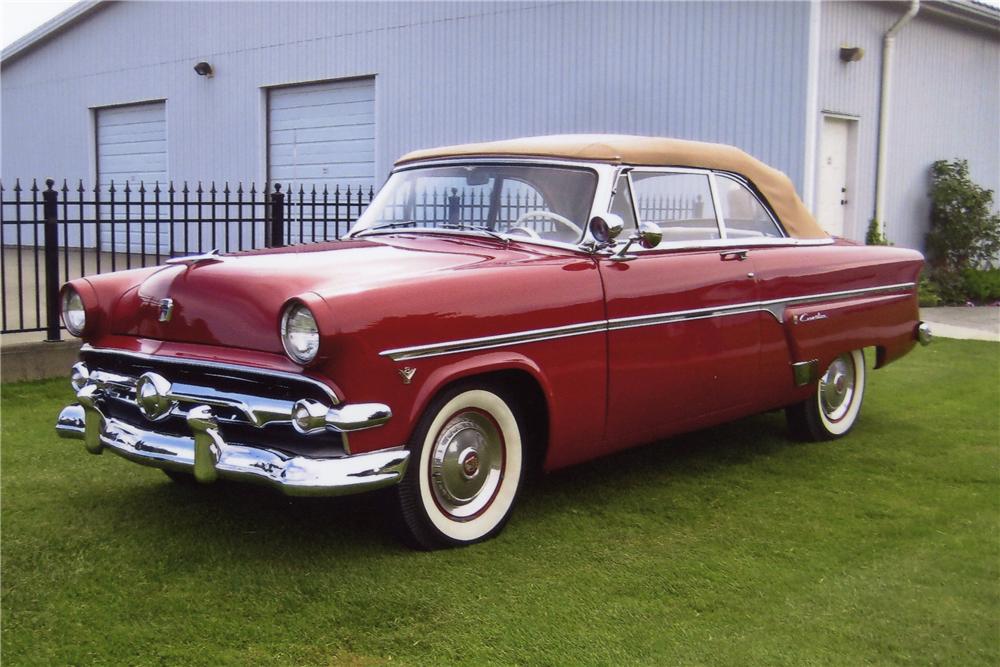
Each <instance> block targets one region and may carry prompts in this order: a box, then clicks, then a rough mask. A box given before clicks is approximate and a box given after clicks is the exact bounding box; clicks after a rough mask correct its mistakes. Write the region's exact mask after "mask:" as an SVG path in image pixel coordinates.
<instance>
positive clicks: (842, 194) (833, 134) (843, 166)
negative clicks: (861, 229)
mask: <svg viewBox="0 0 1000 667" xmlns="http://www.w3.org/2000/svg"><path fill="white" fill-rule="evenodd" d="M856 122H857V121H855V120H853V119H849V118H840V117H836V116H824V117H823V128H822V134H821V135H820V155H819V158H820V164H819V192H818V194H819V198H818V202H817V207H816V214H817V215H816V217H817V219H818V221H819V224H820V226H822V227H823V229H824V230H826V231H827V232H829V233H830V234H832V235H834V236H846V235H849V234H851V233H852V232H853V231H854V229H853V227H854V225H853V220H851V219H850V215H851V214H852V213H853V210H854V207H853V206H852V203H853V202H852V200H853V196H854V193H853V192H851V191H850V190H851V187H852V185H853V183H852V177H853V173H852V172H853V169H852V160H853V157H854V156H853V153H854V151H853V150H852V145H851V142H852V140H853V137H854V136H855V132H854V124H855V123H856Z"/></svg>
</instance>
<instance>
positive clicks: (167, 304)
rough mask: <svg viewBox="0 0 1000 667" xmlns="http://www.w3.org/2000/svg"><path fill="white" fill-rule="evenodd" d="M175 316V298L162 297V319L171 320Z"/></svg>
mask: <svg viewBox="0 0 1000 667" xmlns="http://www.w3.org/2000/svg"><path fill="white" fill-rule="evenodd" d="M173 316H174V300H173V299H161V300H160V321H161V322H169V321H170V318H171V317H173Z"/></svg>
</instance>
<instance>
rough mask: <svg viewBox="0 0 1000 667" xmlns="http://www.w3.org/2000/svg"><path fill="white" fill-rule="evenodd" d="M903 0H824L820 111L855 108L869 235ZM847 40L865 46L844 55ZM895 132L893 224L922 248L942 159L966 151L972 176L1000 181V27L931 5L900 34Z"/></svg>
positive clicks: (902, 237)
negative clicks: (892, 39) (891, 43)
mask: <svg viewBox="0 0 1000 667" xmlns="http://www.w3.org/2000/svg"><path fill="white" fill-rule="evenodd" d="M905 10H906V7H905V6H904V5H902V4H896V5H892V4H876V3H862V2H824V3H822V5H821V11H822V15H821V28H820V31H821V39H820V46H819V49H820V53H819V56H820V72H819V76H820V81H819V107H820V108H819V110H818V111H831V112H836V113H843V114H850V115H854V116H857V117H858V160H857V185H858V187H857V191H856V192H855V193H854V197H855V203H856V208H855V211H856V216H857V218H856V220H855V227H854V230H853V234H852V236H853V237H854V238H858V239H862V238H864V233H865V230H866V228H867V224H868V221H869V220H870V219H871V217H872V215H873V212H874V202H875V159H876V153H877V150H878V111H879V109H878V105H879V87H880V79H881V57H882V35H883V34H884V33H885V31H886V30H887V29H888V28H889V27H890V26H891V25H892V24H893V23H894V22H895V21H896V19H897V18H898V17H899V16H901V15H902V14H903V13H904V12H905ZM841 45H848V46H860V47H862V48H864V49H865V56H864V58H863V59H862V60H861V61H860V62H856V63H842V62H841V61H840V60H839V57H838V51H839V49H840V46H841ZM892 95H893V99H892V108H891V114H892V117H891V125H890V133H889V153H888V174H889V178H888V182H887V187H888V191H887V198H886V203H887V206H886V220H885V221H884V222H885V224H886V230H887V234H888V236H889V238H890V239H891V240H892V241H893V242H894V243H896V244H897V245H901V246H906V247H912V248H922V247H923V245H924V235H925V234H926V231H927V226H928V215H929V203H928V199H927V189H928V174H929V168H930V165H931V163H933V162H934V161H935V160H938V159H949V158H953V157H963V158H967V159H968V160H969V162H970V166H971V170H972V174H973V177H974V178H975V179H976V180H977V181H978V182H979V183H981V184H982V185H985V186H987V187H991V188H994V189H998V188H1000V126H998V122H997V118H998V116H997V103H998V101H1000V39H998V36H997V33H996V32H994V33H993V34H992V35H991V34H990V33H988V32H986V31H983V30H980V29H976V28H972V27H968V26H963V25H960V24H957V23H952V22H949V21H947V20H945V19H942V18H940V17H939V16H936V15H932V14H928V13H927V12H926V11H924V12H923V13H921V14H918V15H917V18H916V19H914V20H913V21H912V22H910V23H909V24H908V25H907V26H905V27H904V28H903V30H902V32H901V33H900V34H899V36H898V37H897V39H896V50H895V55H894V65H893V92H892Z"/></svg>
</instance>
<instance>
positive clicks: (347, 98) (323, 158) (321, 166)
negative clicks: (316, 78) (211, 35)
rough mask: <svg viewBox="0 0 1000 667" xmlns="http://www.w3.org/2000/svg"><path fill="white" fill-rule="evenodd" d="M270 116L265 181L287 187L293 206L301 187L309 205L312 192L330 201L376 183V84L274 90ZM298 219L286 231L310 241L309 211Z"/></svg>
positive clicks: (343, 83)
mask: <svg viewBox="0 0 1000 667" xmlns="http://www.w3.org/2000/svg"><path fill="white" fill-rule="evenodd" d="M268 111H269V121H268V160H269V164H268V174H269V178H270V180H272V181H277V182H280V183H282V184H284V185H286V186H289V189H290V190H291V192H292V195H293V198H294V201H297V200H298V197H297V194H298V191H299V187H300V186H302V187H303V188H304V190H305V192H306V194H307V196H306V198H305V201H307V202H308V201H309V200H310V198H309V196H308V195H309V194H310V193H311V192H312V188H313V186H315V187H316V192H317V194H318V196H319V197H321V193H322V192H323V186H326V187H327V188H328V189H329V192H330V193H331V195H332V193H333V191H334V188H335V187H338V186H339V187H340V191H341V193H343V192H344V190H345V188H346V187H348V186H350V188H351V191H352V193H353V192H356V191H357V189H358V188H359V187H360V188H364V189H365V190H366V191H367V189H368V188H369V187H371V186H372V184H373V183H374V182H375V79H373V78H365V79H351V80H349V81H330V82H326V83H313V84H305V85H301V86H288V87H284V88H274V89H272V90H271V91H270V95H269V109H268ZM352 200H353V198H352ZM317 201H319V198H318V199H317ZM296 210H297V209H296ZM302 217H303V218H304V219H303V220H296V221H293V222H292V224H291V225H289V230H290V231H291V233H292V237H293V238H292V240H293V241H295V240H298V236H299V234H300V233H301V236H302V238H303V239H305V238H308V237H310V235H311V230H310V229H306V228H308V227H309V225H310V223H309V221H308V219H309V218H311V215H310V214H309V211H308V210H307V211H305V213H304V214H303V215H302ZM319 217H321V211H317V218H319ZM300 225H305V227H306V228H303V229H302V230H301V231H300V228H299V226H300ZM330 231H331V232H332V228H331V230H330ZM343 231H345V229H341V232H343Z"/></svg>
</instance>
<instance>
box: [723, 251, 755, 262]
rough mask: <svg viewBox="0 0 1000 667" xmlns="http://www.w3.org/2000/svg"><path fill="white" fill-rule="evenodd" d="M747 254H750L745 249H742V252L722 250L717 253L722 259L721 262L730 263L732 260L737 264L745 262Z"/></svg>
mask: <svg viewBox="0 0 1000 667" xmlns="http://www.w3.org/2000/svg"><path fill="white" fill-rule="evenodd" d="M748 252H750V251H749V250H745V249H742V250H723V251H722V252H720V253H719V257H721V258H722V261H723V262H729V261H732V260H734V259H735V260H736V261H738V262H742V261H743V260H745V259H746V258H747V253H748Z"/></svg>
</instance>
